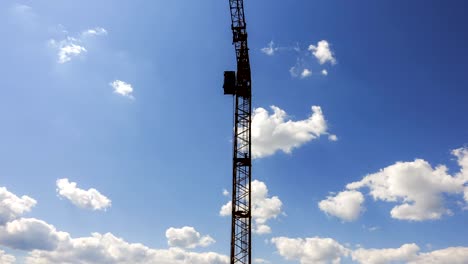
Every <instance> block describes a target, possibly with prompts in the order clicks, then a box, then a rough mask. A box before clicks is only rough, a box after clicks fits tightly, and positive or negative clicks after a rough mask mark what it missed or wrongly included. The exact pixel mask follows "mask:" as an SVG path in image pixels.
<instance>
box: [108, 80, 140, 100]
mask: <svg viewBox="0 0 468 264" xmlns="http://www.w3.org/2000/svg"><path fill="white" fill-rule="evenodd" d="M110 86H112V88H114V93H116V94H119V95H122V96H125V97H128V98H130V99H133V98H134V97H133V95H132V93H133V87H132V85H131V84H129V83H126V82H123V81H120V80H115V81H113V82H111V83H110Z"/></svg>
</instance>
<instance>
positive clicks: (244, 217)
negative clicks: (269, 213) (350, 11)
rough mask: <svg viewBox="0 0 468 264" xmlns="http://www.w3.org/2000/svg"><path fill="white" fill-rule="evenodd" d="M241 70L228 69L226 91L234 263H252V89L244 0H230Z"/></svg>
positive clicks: (238, 66)
mask: <svg viewBox="0 0 468 264" xmlns="http://www.w3.org/2000/svg"><path fill="white" fill-rule="evenodd" d="M229 4H230V11H231V22H232V24H231V28H232V33H233V45H234V47H235V51H236V60H237V72H225V85H224V89H225V90H224V93H225V94H231V95H233V96H234V104H235V113H234V122H235V124H234V140H233V145H234V147H233V151H234V153H233V182H232V186H233V188H232V222H231V223H232V226H231V264H251V263H252V258H251V255H252V244H251V241H252V228H251V227H252V211H251V208H252V207H251V201H252V199H251V198H252V197H251V169H252V162H251V160H252V158H251V120H252V91H251V71H250V60H249V48H248V45H247V27H246V22H245V14H244V1H243V0H229Z"/></svg>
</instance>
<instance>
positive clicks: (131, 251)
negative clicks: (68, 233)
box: [26, 233, 229, 264]
mask: <svg viewBox="0 0 468 264" xmlns="http://www.w3.org/2000/svg"><path fill="white" fill-rule="evenodd" d="M26 263H27V264H45V263H47V264H61V263H80V264H94V263H112V264H149V263H164V264H186V263H191V264H227V263H229V258H228V257H227V256H225V255H221V254H218V253H214V252H205V253H195V252H190V251H186V250H184V249H181V248H170V249H152V248H149V247H147V246H145V245H142V244H139V243H129V242H126V241H125V240H123V239H122V238H119V237H116V236H114V235H113V234H111V233H106V234H99V233H93V234H92V235H91V236H90V237H81V238H70V237H68V239H65V240H61V242H60V243H59V244H58V246H57V247H56V248H55V249H54V250H51V251H50V250H49V251H46V250H33V251H32V252H30V253H29V256H28V257H27V258H26Z"/></svg>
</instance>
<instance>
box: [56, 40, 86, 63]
mask: <svg viewBox="0 0 468 264" xmlns="http://www.w3.org/2000/svg"><path fill="white" fill-rule="evenodd" d="M78 42H79V41H78V40H77V39H75V38H71V37H68V38H66V39H64V40H62V41H59V42H57V41H55V40H50V42H49V43H50V45H51V46H52V47H55V48H57V49H58V63H60V64H63V63H66V62H69V61H71V59H72V58H73V57H77V56H79V55H80V54H82V53H85V52H87V50H86V48H85V47H83V46H82V45H81V44H78Z"/></svg>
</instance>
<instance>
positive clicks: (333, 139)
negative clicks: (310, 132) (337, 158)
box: [328, 134, 338, 141]
mask: <svg viewBox="0 0 468 264" xmlns="http://www.w3.org/2000/svg"><path fill="white" fill-rule="evenodd" d="M328 140H330V141H338V136H337V135H333V134H331V135H328Z"/></svg>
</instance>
